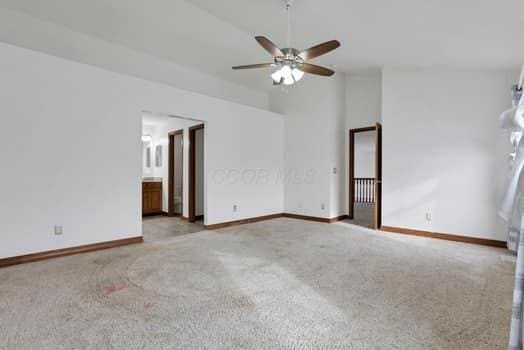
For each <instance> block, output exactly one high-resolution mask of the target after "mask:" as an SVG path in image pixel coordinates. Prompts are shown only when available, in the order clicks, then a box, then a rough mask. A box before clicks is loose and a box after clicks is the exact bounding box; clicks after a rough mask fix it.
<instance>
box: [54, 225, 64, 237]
mask: <svg viewBox="0 0 524 350" xmlns="http://www.w3.org/2000/svg"><path fill="white" fill-rule="evenodd" d="M62 233H64V230H63V227H62V225H55V235H57V236H58V235H61V234H62Z"/></svg>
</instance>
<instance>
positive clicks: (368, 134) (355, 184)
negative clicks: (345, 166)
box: [348, 123, 382, 229]
mask: <svg viewBox="0 0 524 350" xmlns="http://www.w3.org/2000/svg"><path fill="white" fill-rule="evenodd" d="M348 217H349V219H350V220H352V221H353V223H354V224H356V225H359V226H364V227H368V228H374V229H379V228H380V227H381V225H382V125H381V124H379V123H377V124H376V125H374V126H369V127H365V128H358V129H351V130H349V213H348Z"/></svg>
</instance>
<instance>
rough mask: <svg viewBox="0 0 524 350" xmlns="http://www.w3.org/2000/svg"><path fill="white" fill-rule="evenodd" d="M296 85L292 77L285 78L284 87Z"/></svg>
mask: <svg viewBox="0 0 524 350" xmlns="http://www.w3.org/2000/svg"><path fill="white" fill-rule="evenodd" d="M294 83H295V80H294V79H293V76H292V75H289V76H287V77H285V78H284V85H293V84H294Z"/></svg>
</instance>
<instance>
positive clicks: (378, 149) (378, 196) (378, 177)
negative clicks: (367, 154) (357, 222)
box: [348, 123, 382, 229]
mask: <svg viewBox="0 0 524 350" xmlns="http://www.w3.org/2000/svg"><path fill="white" fill-rule="evenodd" d="M366 131H376V132H377V134H376V141H375V214H374V225H375V228H376V229H378V228H380V226H381V225H382V125H381V124H380V123H377V124H376V125H374V126H368V127H364V128H357V129H350V130H349V185H348V190H349V212H348V217H349V219H353V218H354V210H355V188H354V180H355V134H358V133H361V132H366Z"/></svg>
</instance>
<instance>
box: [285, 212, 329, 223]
mask: <svg viewBox="0 0 524 350" xmlns="http://www.w3.org/2000/svg"><path fill="white" fill-rule="evenodd" d="M282 216H283V217H285V218H290V219H297V220H306V221H314V222H323V223H326V224H329V222H330V221H329V220H330V219H329V218H321V217H318V216H309V215H300V214H290V213H284V214H282Z"/></svg>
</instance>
